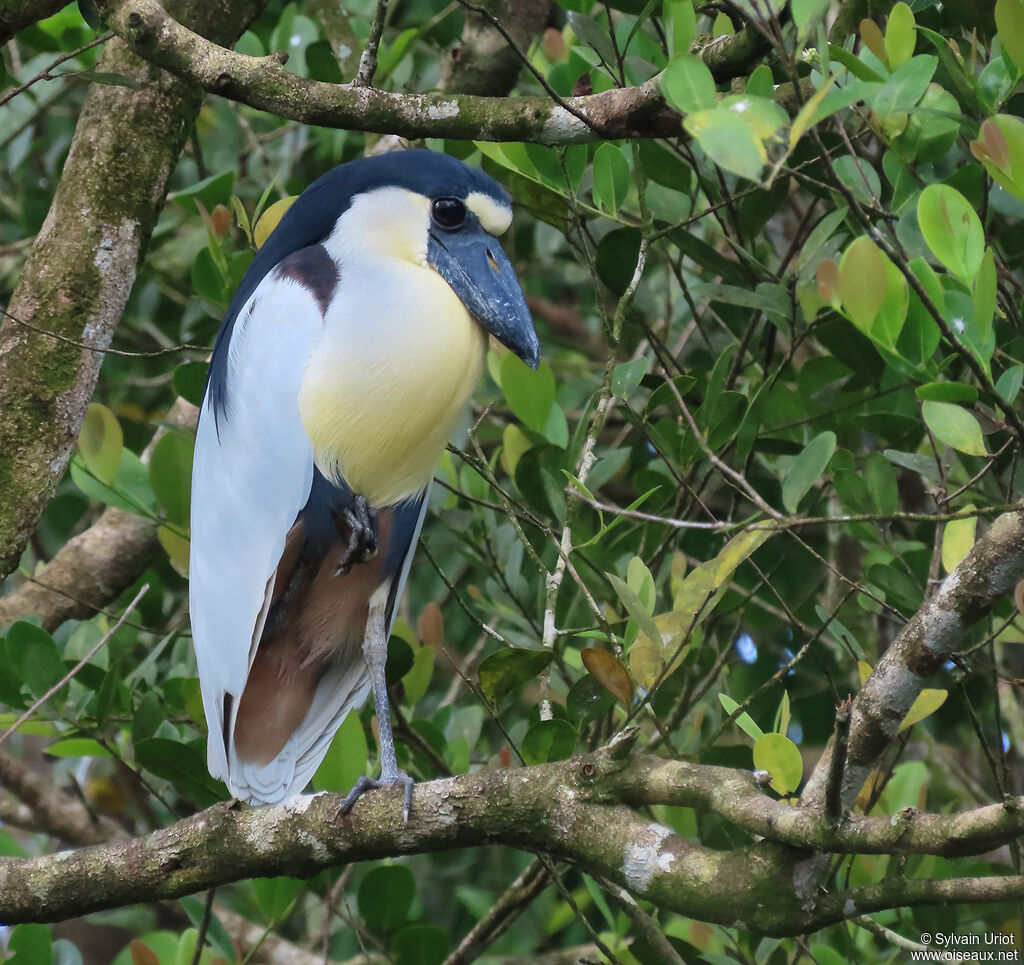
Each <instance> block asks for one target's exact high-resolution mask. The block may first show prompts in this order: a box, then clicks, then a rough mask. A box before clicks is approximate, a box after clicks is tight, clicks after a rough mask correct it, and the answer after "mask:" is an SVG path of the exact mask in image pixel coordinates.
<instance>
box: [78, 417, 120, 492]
mask: <svg viewBox="0 0 1024 965" xmlns="http://www.w3.org/2000/svg"><path fill="white" fill-rule="evenodd" d="M123 449H124V436H123V435H122V433H121V425H120V423H118V421H117V416H115V415H114V413H113V412H111V411H110V409H108V408H107V407H106V406H105V405H100V403H99V402H92V403H90V404H89V408H88V409H86V412H85V421H84V422H83V423H82V431H81V432H80V433H79V435H78V451H79V452H80V453H81V455H82V462H84V463H85V467H86V469H88V470H89V472H91V473H92V474H93V475H94V476H95V477H96V478H97V479H98V480H99V481H100V482H102V483H106V485H108V486H111V485H113V483H114V480H115V479H116V478H117V470H118V468H119V467H120V465H121V452H122V451H123Z"/></svg>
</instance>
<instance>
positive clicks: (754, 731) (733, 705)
mask: <svg viewBox="0 0 1024 965" xmlns="http://www.w3.org/2000/svg"><path fill="white" fill-rule="evenodd" d="M718 702H719V703H720V704H721V705H722V707H723V708H724V709H725V713H726V715H728V716H731V715H732V714H734V713H736V711H737V709H738V708H739V706H740V705H739V703H738V702H737V701H735V700H733V699H732V697H727V696H726V695H725V694H719V695H718ZM734 723H735V724H736V726H737V727H739V729H740V730H742V731H743V733H744V734H746V735H747V737H749V738H751V739H752V740H755V741H757V740H760V739H761V738H762V737H764V731H763V730H761V728H760V727H758V726H757V724H755V723H754V718H753V717H751V716H750V714H748V713H747V712H746V711H744V712H743V713H742V714H740V715H739V717H737V718H736V720H735V721H734Z"/></svg>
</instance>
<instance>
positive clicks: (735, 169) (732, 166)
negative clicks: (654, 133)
mask: <svg viewBox="0 0 1024 965" xmlns="http://www.w3.org/2000/svg"><path fill="white" fill-rule="evenodd" d="M683 127H685V128H686V130H687V132H688V133H689V134H690V135H691V136H692V137H694V138H696V140H697V143H698V144H699V145H700V147H701V150H703V151H704V153H705V154H707V156H708V157H709V158H710V159H711V160H712V161H714V162H715V164H717V165H718V166H719V167H721V168H724V169H725V170H726V171H731V172H732V173H733V174H738V175H739V176H740V177H744V178H747V179H748V180H751V181H756V180H758V178H760V177H761V172H762V171H763V170H764V165H765V161H766V160H767V155H766V154H765V149H764V147H763V146H762V144H761V139H760V138H759V137H758V136H757V134H755V132H754V130H753V129H752V128H751V126H750V125H749V124H748V123H746V121H744V120H743V118H742V117H740V116H739V115H738V114H736V113H734V112H733V111H731V110H729V109H728V108H727V107H726V106H724V105H721V104H720V105H718V106H717V107H714V108H712V109H711V110H702V111H698V112H697V113H695V114H690V115H688V116H687V117H685V118H684V119H683Z"/></svg>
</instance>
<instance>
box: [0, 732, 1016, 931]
mask: <svg viewBox="0 0 1024 965" xmlns="http://www.w3.org/2000/svg"><path fill="white" fill-rule="evenodd" d="M634 736H635V735H634V734H633V733H631V732H627V733H626V734H625V735H622V736H621V737H620V738H619V739H618V741H617V742H613V746H612V747H610V748H606V749H604V750H602V751H599V752H597V753H595V754H589V755H584V756H581V757H577V758H574V759H572V760H570V761H566V762H563V763H558V764H546V765H540V766H534V767H529V768H510V769H499V770H491V771H481V772H477V773H474V774H469V775H464V776H461V777H454V778H446V779H443V780H437V781H432V782H430V783H428V784H421V785H419V786H417V788H416V792H415V797H414V802H413V817H412V819H411V820H410V821H409V823H408V824H404V823H403V822H402V819H401V805H400V801H399V797H400V795H399V793H398V792H394V793H391V792H388V791H380V792H374V793H373V794H371V795H369V796H367V797H366V798H364V799H363V800H362V801H360V802H359V803H358V805H357V806H356V807H355V809H354V810H353V811H352V812H351V813H350V814H349V815H344V816H343V815H341V814H340V812H339V805H340V802H341V797H340V796H339V795H330V794H323V795H316V796H313V797H303V798H297V799H296V800H294V801H292V802H291V803H289V804H286V805H282V806H279V807H273V808H244V807H240V806H231V805H226V804H221V805H216V806H214V807H212V808H210V809H208V810H206V811H203V812H201V813H199V814H196V815H194V816H192V817H190V818H188V819H186V820H183V821H179V822H178V823H176V824H174V825H171V826H170V827H168V828H166V829H163V830H160V831H156V832H154V833H153V834H150V835H148V836H147V837H144V838H136V839H133V840H128V841H125V840H116V841H112V842H110V843H107V844H102V845H98V846H95V847H89V848H81V849H79V850H76V851H70V852H60V853H58V854H54V855H48V856H45V857H37V858H8V859H3V860H2V861H0V920H3V921H5V922H7V923H10V924H14V923H17V922H22V921H54V920H59V919H63V918H68V917H71V916H77V915H81V914H86V913H88V912H92V911H98V910H101V909H104V908H112V907H117V906H120V905H127V904H134V903H136V902H139V901H151V900H157V899H163V898H175V897H179V896H181V895H185V894H190V893H192V892H196V891H200V890H203V889H206V888H210V887H212V886H215V885H220V884H225V883H227V882H230V881H237V880H239V879H242V878H248V877H255V876H262V875H280V874H286V875H296V876H308V875H312V874H314V873H316V872H318V871H320V870H322V869H324V868H328V867H332V866H335V865H338V864H344V863H347V862H351V861H363V860H369V859H376V858H383V857H389V856H395V855H401V854H413V853H422V852H429V851H441V850H447V849H451V848H462V847H470V846H478V845H482V844H494V843H500V844H506V845H510V846H513V847H517V848H521V849H523V850H527V851H534V852H542V853H546V854H549V855H553V856H555V857H558V858H561V859H564V860H567V861H570V862H573V863H575V864H576V865H578V866H579V867H581V868H583V869H585V870H587V871H589V872H592V873H594V874H599V875H601V876H602V877H603V878H606V879H608V880H611V881H614V882H615V883H617V884H619V885H621V886H622V887H624V888H626V889H628V890H629V891H630V892H631V893H632V894H634V895H636V896H637V897H642V898H645V899H647V900H649V901H652V902H654V903H655V904H656V905H658V906H659V907H662V908H666V909H669V910H673V911H676V912H679V913H681V914H685V915H688V916H691V917H694V918H698V919H701V920H705V921H711V922H718V923H721V924H734V923H735V922H736V921H743V922H744V923H745V925H746V926H747V927H750V928H754V929H757V930H759V931H762V932H765V933H767V934H777V935H781V934H800V933H806V932H808V931H812V930H814V929H816V928H819V927H822V926H824V925H826V924H829V923H832V922H835V921H839V920H842V919H843V918H846V917H849V916H850V914H854V912H852V911H850V909H851V908H854V907H855V908H856V909H857V911H856V913H857V914H860V913H863V912H864V911H865V910H867V909H868V908H869V907H870V908H875V909H877V908H880V907H893V906H896V905H901V904H905V903H907V902H906V900H905V899H906V897H907V895H908V894H909V893H905V892H904V891H903V890H901V887H899V888H898V887H894V886H892V885H890V886H887V887H886V888H884V889H882V890H879V888H878V887H873V889H871V888H869V889H859V890H858V889H854V890H852V891H848V892H841V893H839V894H838V895H828V896H821V897H819V896H817V895H812V896H808V895H806V894H800V893H799V888H798V881H799V876H798V875H793V876H785V877H783V876H780V874H779V869H780V867H783V866H785V865H786V864H787V863H788V862H789V861H790V860H791V859H792V858H794V857H797V858H799V855H800V854H805V855H807V858H808V860H813V858H814V856H815V855H814V852H808V851H806V850H805V849H802V850H801V851H794V849H793V848H792V847H790V846H789V845H790V844H792V843H798V844H800V845H802V846H805V848H806V847H819V848H822V849H827V850H828V851H832V852H836V851H840V852H863V853H879V854H881V853H894V854H895V853H908V852H917V853H929V854H939V855H947V856H948V855H965V854H974V853H980V852H983V851H985V850H989V849H990V848H992V847H995V846H997V845H998V844H1000V843H1003V842H1006V841H1008V840H1011V839H1012V838H1014V837H1015V836H1017V835H1019V834H1020V833H1021V832H1022V831H1024V801H1020V802H1015V806H992V807H986V808H979V809H977V810H976V811H971V812H968V813H966V814H960V815H955V816H952V817H947V816H944V815H937V814H916V813H913V812H907V813H905V814H903V815H901V816H900V817H899V819H898V820H896V821H892V820H890V819H888V818H860V819H857V820H854V821H850V822H848V823H847V824H845V825H843V826H840V827H839V828H833V827H831V826H830V825H829V823H828V822H827V820H826V819H825V818H824V816H823V815H820V814H816V813H815V812H813V811H809V810H807V809H804V808H800V807H795V806H792V805H789V804H785V803H783V802H780V801H775V800H773V799H771V798H770V797H768V796H767V795H766V794H765V793H764V792H763V791H761V790H760V789H759V788H758V786H757V785H756V783H755V781H754V779H753V777H752V776H751V775H749V774H747V773H745V772H740V771H733V770H729V769H726V768H720V767H703V766H700V765H694V764H684V763H679V762H669V761H665V760H662V759H660V758H656V757H651V756H637V757H629V756H628V749H629V746H630V745H631V743H632V740H633V738H634ZM654 803H663V804H675V805H680V806H689V807H695V808H697V809H699V810H707V811H711V812H714V813H716V814H718V815H720V816H722V817H724V818H727V819H728V820H730V821H732V822H733V823H735V824H736V825H737V826H739V827H741V828H743V829H745V830H747V831H749V832H752V833H755V834H762V835H764V836H765V837H766V838H768V839H769V840H766V841H764V842H762V843H760V844H756V845H752V846H750V847H747V848H740V849H737V850H735V851H732V852H721V851H713V850H711V849H708V848H703V847H700V846H697V845H694V844H691V843H689V842H687V841H685V840H683V839H682V838H680V837H679V836H678V835H676V834H675V833H674V832H672V831H671V830H670V829H669V828H666V827H663V826H661V825H659V824H656V823H653V822H651V821H650V820H649V819H647V818H645V817H642V816H641V815H640V814H638V813H637V812H636V811H635V810H633V808H632V807H630V806H628V805H632V806H633V807H637V806H640V805H644V804H654ZM983 880H984V881H986V882H988V881H989V879H983ZM965 881H966V884H965V885H964V887H965V888H966V889H967V891H966V892H965V894H970V895H971V896H977V895H983V894H984V889H986V888H987V889H989V890H992V893H993V894H997V895H998V898H999V900H1002V899H1004V898H1006V897H1007V896H1008V891H1007V889H1009V890H1010V891H1013V890H1014V888H1016V889H1017V891H1018V892H1024V883H1021V882H1016V884H1014V882H1015V881H1016V879H1003V880H999V881H997V882H996V883H994V884H992V883H989V884H984V885H982V884H979V883H978V880H976V879H965ZM899 884H900V885H901V886H902V885H907V884H908V883H906V882H900V883H899ZM933 884H934V888H933V890H935V889H938V890H935V894H936V895H937V896H938V897H937V898H936V900H940V899H941V900H957V898H956V895H957V887H958V885H957V882H956V881H955V880H954V881H952V882H942V883H941V886H942V887H941V888H939V883H933ZM913 885H914V887H915V888H916V889H917V891H915V892H914V894H913V896H911V897H913V898H914V900H915V901H921V902H927V901H928V900H929V898H928V896H929V895H930V894H931V891H929V888H930V887H932V885H929V883H926V882H924V883H923V882H914V883H913ZM993 889H994V890H993ZM978 900H984V898H979V899H978Z"/></svg>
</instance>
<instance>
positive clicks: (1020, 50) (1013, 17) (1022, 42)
mask: <svg viewBox="0 0 1024 965" xmlns="http://www.w3.org/2000/svg"><path fill="white" fill-rule="evenodd" d="M996 30H997V31H998V32H999V41H1000V43H1002V45H1003V50H1005V51H1006V53H1007V54H1009V56H1010V60H1012V61H1013V65H1014V66H1015V67H1016V68H1017V71H1018V72H1019V73H1024V3H1021V0H996Z"/></svg>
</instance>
